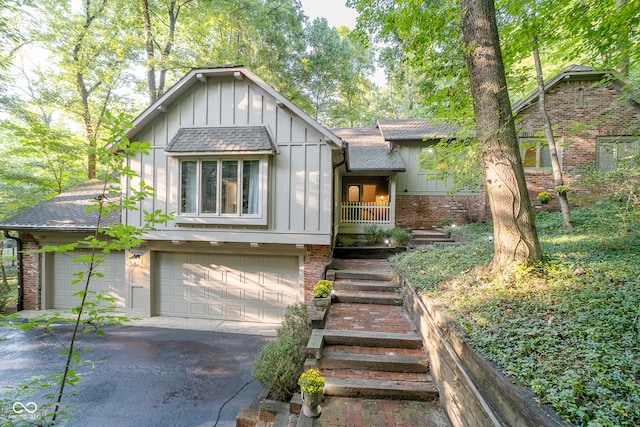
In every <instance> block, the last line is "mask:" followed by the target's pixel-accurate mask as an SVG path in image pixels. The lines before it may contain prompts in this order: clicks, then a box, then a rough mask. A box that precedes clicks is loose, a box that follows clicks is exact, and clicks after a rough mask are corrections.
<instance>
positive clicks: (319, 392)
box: [298, 368, 324, 418]
mask: <svg viewBox="0 0 640 427" xmlns="http://www.w3.org/2000/svg"><path fill="white" fill-rule="evenodd" d="M298 385H299V386H300V391H301V392H302V413H303V414H304V415H305V416H307V417H309V418H317V417H319V416H320V412H321V411H322V408H321V407H320V403H321V402H322V398H323V397H324V377H323V376H322V374H320V371H318V370H316V369H313V368H309V369H307V370H306V371H304V372H303V373H302V375H300V378H298Z"/></svg>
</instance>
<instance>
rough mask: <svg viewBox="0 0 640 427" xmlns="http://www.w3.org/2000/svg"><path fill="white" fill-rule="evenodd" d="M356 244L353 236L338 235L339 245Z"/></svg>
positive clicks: (344, 246) (347, 246) (348, 245)
mask: <svg viewBox="0 0 640 427" xmlns="http://www.w3.org/2000/svg"><path fill="white" fill-rule="evenodd" d="M355 244H356V241H355V240H354V239H353V238H352V237H349V236H345V235H341V236H338V246H341V247H343V248H350V247H351V246H353V245H355Z"/></svg>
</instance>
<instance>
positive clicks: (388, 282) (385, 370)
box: [306, 260, 438, 401]
mask: <svg viewBox="0 0 640 427" xmlns="http://www.w3.org/2000/svg"><path fill="white" fill-rule="evenodd" d="M335 261H336V263H334V266H337V267H338V269H336V270H332V271H330V272H328V278H331V279H332V280H334V284H335V290H336V298H335V302H334V303H332V304H331V306H330V308H329V315H328V318H327V320H326V324H325V328H324V329H314V330H313V333H312V337H311V339H310V340H309V345H308V347H307V361H306V366H307V367H315V368H317V369H320V370H321V371H322V373H323V375H324V377H325V381H326V382H325V395H327V396H342V397H359V398H369V399H396V400H410V401H437V399H438V391H437V389H436V388H435V386H434V384H433V381H432V378H431V375H430V374H429V365H428V359H427V356H426V354H425V350H424V349H423V347H422V339H421V337H420V336H419V335H418V333H417V332H416V330H415V328H414V327H413V325H412V324H411V321H410V319H409V316H408V314H407V311H406V309H405V308H404V306H403V305H402V304H403V301H402V295H401V294H400V292H399V279H398V277H397V276H396V275H394V274H392V273H389V271H390V269H389V265H388V263H386V261H385V260H335Z"/></svg>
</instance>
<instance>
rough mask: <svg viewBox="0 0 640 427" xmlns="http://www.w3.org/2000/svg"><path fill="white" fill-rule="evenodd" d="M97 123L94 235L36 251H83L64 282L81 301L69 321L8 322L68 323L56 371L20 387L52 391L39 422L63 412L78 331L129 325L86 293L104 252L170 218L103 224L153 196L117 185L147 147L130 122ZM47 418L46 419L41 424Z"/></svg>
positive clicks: (148, 216) (154, 215)
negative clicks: (100, 129)
mask: <svg viewBox="0 0 640 427" xmlns="http://www.w3.org/2000/svg"><path fill="white" fill-rule="evenodd" d="M102 125H103V126H104V127H105V130H106V131H107V132H108V133H107V136H106V137H104V138H103V139H102V141H101V142H102V145H101V147H98V148H96V149H95V153H94V154H95V158H96V161H97V165H100V167H99V169H98V171H99V177H100V181H101V183H102V184H101V187H102V189H101V192H100V193H101V194H100V196H99V197H95V198H94V199H93V200H92V202H91V205H90V206H89V208H88V209H89V212H93V213H94V214H95V217H96V223H95V229H94V230H95V231H94V232H93V233H92V234H90V235H87V236H86V237H85V238H83V239H80V240H78V241H76V242H72V243H69V244H65V245H60V246H45V247H43V248H42V249H41V251H42V252H53V253H55V254H62V253H67V252H71V251H73V250H75V249H77V248H83V249H88V253H87V254H86V255H82V256H79V257H77V258H76V259H74V261H76V262H78V263H82V264H83V265H84V266H85V269H84V270H83V271H80V272H78V273H77V274H75V278H70V279H71V280H72V282H71V283H72V285H79V290H78V292H77V293H76V295H77V296H79V297H80V298H81V301H80V304H79V305H78V306H76V307H75V308H73V309H72V311H71V312H72V313H73V315H74V316H73V317H66V316H60V315H58V314H54V315H53V316H51V317H44V318H32V319H29V320H28V321H26V322H16V323H13V325H14V326H16V327H19V328H21V329H23V330H28V329H32V328H36V327H44V328H47V329H48V330H50V331H52V333H54V334H55V330H53V328H52V323H53V322H59V321H66V322H71V323H72V325H73V331H72V335H71V338H70V341H69V342H68V343H67V344H65V345H64V348H63V350H62V352H61V353H62V354H64V355H65V357H66V360H65V363H64V367H63V370H62V373H61V374H56V375H53V376H50V377H47V378H45V379H44V380H43V381H44V384H42V383H41V382H40V381H39V379H36V380H35V381H34V382H33V383H32V385H31V386H30V387H26V390H24V391H25V392H33V391H35V390H38V389H41V388H43V387H54V386H55V388H56V391H55V392H54V393H53V402H52V403H51V405H50V411H49V412H48V413H45V414H44V415H43V420H42V421H43V422H47V423H51V424H55V423H56V422H57V420H58V417H59V416H60V415H61V413H63V412H64V411H63V406H62V400H63V397H64V395H65V389H66V386H67V385H72V384H74V383H76V382H77V381H79V380H80V378H79V377H78V375H77V372H76V370H75V368H76V367H77V366H79V365H80V364H81V358H80V354H79V352H78V350H77V343H78V340H79V333H80V332H82V333H88V332H91V331H94V332H95V333H96V334H98V335H102V334H103V331H102V330H101V329H100V326H101V325H105V324H121V323H123V322H127V321H129V319H128V318H127V317H126V316H121V315H118V314H114V313H113V310H114V309H115V306H114V305H113V304H114V302H115V298H113V297H106V296H104V295H102V294H101V293H96V292H95V291H93V290H92V286H91V285H92V282H93V281H94V280H95V279H96V278H103V277H104V275H103V273H102V272H101V271H100V266H101V265H102V263H103V262H104V260H105V256H106V254H109V253H111V252H114V251H124V250H130V249H132V248H135V247H136V246H139V245H140V244H141V243H142V238H141V237H142V235H143V234H144V233H145V232H146V231H148V230H150V229H152V228H153V224H155V223H160V222H166V221H167V220H169V219H170V218H171V215H170V214H169V215H168V214H164V213H162V212H161V211H160V210H156V211H154V212H144V225H143V227H140V228H138V227H134V226H130V225H127V224H122V223H118V224H108V223H106V222H105V218H106V217H107V215H109V213H111V212H116V211H121V210H122V209H127V210H135V209H136V208H135V206H137V204H138V203H139V202H140V201H142V200H143V199H144V198H146V197H149V196H151V195H152V194H153V188H152V187H150V186H149V185H147V184H145V183H144V181H140V182H139V186H138V187H137V188H132V187H129V188H128V192H126V191H124V189H123V188H122V187H121V185H122V184H123V183H126V182H131V181H132V180H135V178H137V175H136V173H135V172H134V171H133V170H132V169H131V168H129V167H127V162H126V161H125V160H126V159H127V158H128V157H131V156H136V155H140V154H148V152H149V149H150V145H149V144H148V143H142V142H131V141H129V139H128V138H127V136H126V131H127V130H128V129H130V128H131V127H132V123H131V122H130V121H129V120H128V119H127V118H125V116H124V115H123V114H119V115H112V114H111V113H110V112H109V111H106V112H105V115H104V118H103V123H102ZM127 194H128V195H127ZM17 316H18V314H14V315H11V316H8V317H7V318H5V320H3V322H0V324H2V323H6V322H7V319H8V320H11V319H13V318H15V317H17ZM51 381H53V382H51ZM41 409H42V408H41ZM47 418H48V419H49V421H46V419H47Z"/></svg>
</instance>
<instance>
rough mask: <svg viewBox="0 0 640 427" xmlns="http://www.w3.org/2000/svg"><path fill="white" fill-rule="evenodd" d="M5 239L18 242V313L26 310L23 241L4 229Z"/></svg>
mask: <svg viewBox="0 0 640 427" xmlns="http://www.w3.org/2000/svg"><path fill="white" fill-rule="evenodd" d="M2 231H3V233H4V237H5V238H7V239H11V240H14V241H15V242H16V252H17V255H16V256H17V259H16V268H17V270H18V306H17V307H16V309H17V310H18V311H22V310H24V286H23V280H22V240H20V238H19V237H13V236H10V235H9V230H7V229H3V230H2Z"/></svg>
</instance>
